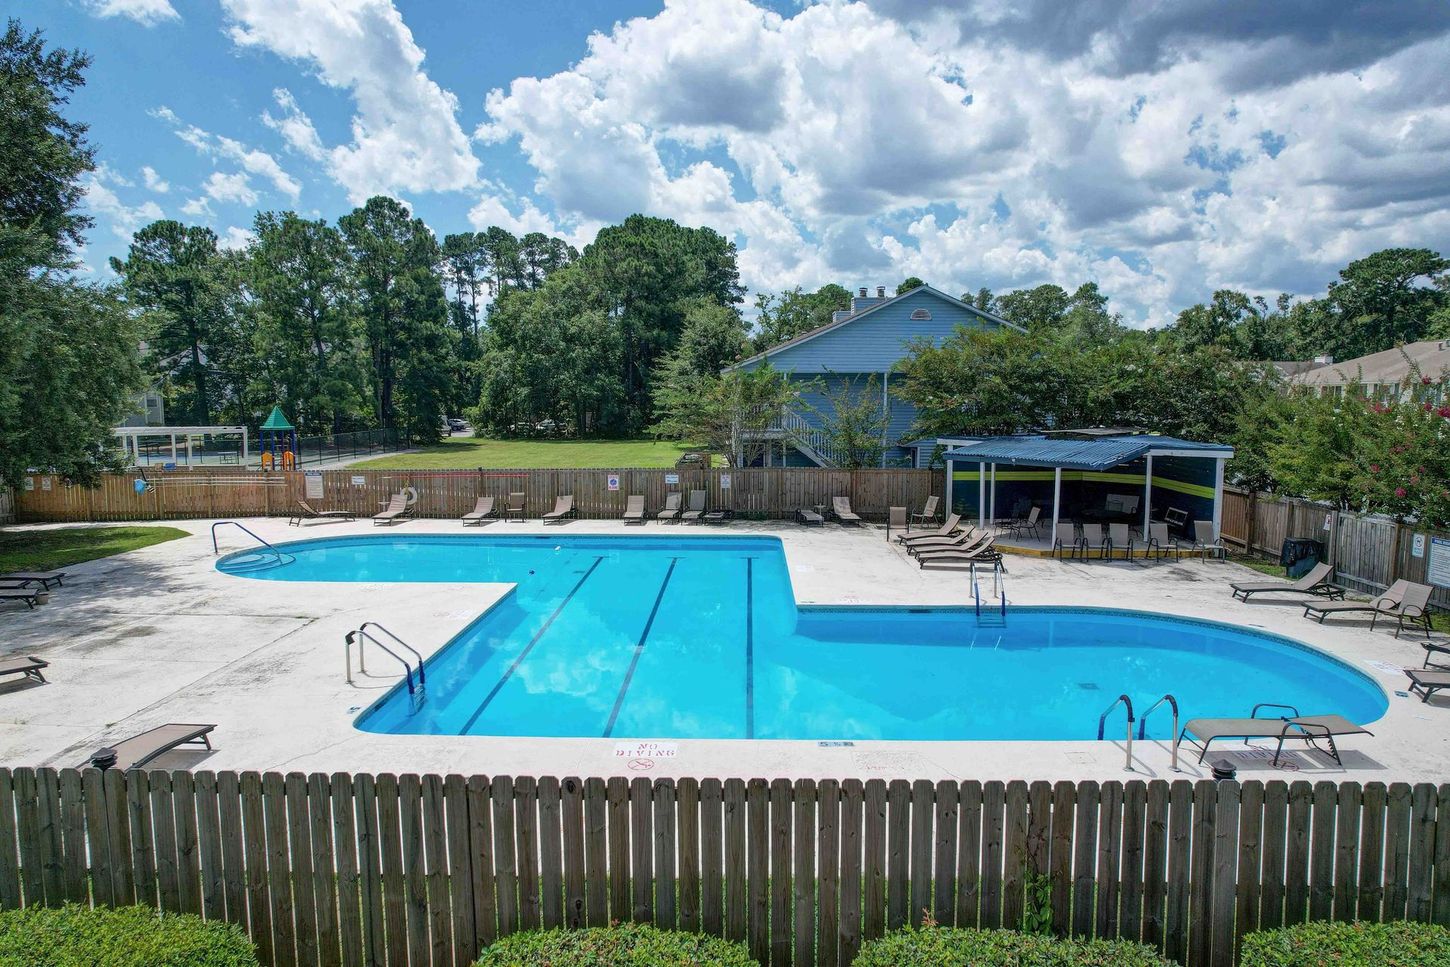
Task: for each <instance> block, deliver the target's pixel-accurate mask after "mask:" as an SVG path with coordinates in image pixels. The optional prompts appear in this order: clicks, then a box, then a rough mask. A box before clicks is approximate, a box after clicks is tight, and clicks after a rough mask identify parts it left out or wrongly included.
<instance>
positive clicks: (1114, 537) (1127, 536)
mask: <svg viewBox="0 0 1450 967" xmlns="http://www.w3.org/2000/svg"><path fill="white" fill-rule="evenodd" d="M1134 543H1136V542H1135V541H1134V540H1133V531H1132V528H1130V527H1129V526H1128V525H1127V524H1109V525H1108V556H1109V557H1112V556H1113V554H1114V553H1115V552H1116V551H1119V550H1121V551H1122V552H1123V560H1125V561H1126V560H1129V559H1130V558H1132V556H1133V545H1134Z"/></svg>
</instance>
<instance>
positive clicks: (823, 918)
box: [806, 779, 955, 967]
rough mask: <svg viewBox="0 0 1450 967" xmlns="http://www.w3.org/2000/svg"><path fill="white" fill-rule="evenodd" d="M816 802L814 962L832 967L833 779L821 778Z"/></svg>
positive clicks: (837, 870)
mask: <svg viewBox="0 0 1450 967" xmlns="http://www.w3.org/2000/svg"><path fill="white" fill-rule="evenodd" d="M953 792H955V790H953ZM953 798H955V797H953ZM816 802H817V805H816V856H817V858H818V866H817V871H816V873H817V875H816V877H815V879H816V883H817V890H818V895H817V900H816V902H817V903H818V904H819V905H820V912H819V913H818V915H817V917H816V961H815V962H816V963H817V964H818V965H820V967H833V965H834V964H835V963H836V958H837V954H838V951H839V950H840V929H839V924H840V923H841V910H840V898H841V825H840V824H841V784H840V783H839V782H837V781H836V780H835V779H822V780H821V782H820V785H818V786H817V787H816ZM953 860H955V857H953ZM806 875H807V876H810V873H809V872H807V874H806ZM943 922H947V921H943Z"/></svg>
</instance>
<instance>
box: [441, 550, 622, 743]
mask: <svg viewBox="0 0 1450 967" xmlns="http://www.w3.org/2000/svg"><path fill="white" fill-rule="evenodd" d="M603 560H604V557H603V556H602V555H601V556H599V557H596V558H595V559H594V563H593V564H591V565H589V570H587V571H585V572H584V576H583V577H581V578H580V579H579V580H578V582H577V583H576V584H575V585H574V587H572V588H570V589H569V593H568V594H566V595H564V600H563V601H560V602H559V606H558V607H557V608H555V609H554V613H553V614H551V615H549V617H548V620H546V621H545V622H544V624H543V627H541V628H540V629H539V630H538V631H536V632H534V636H533V637H532V638H530V639H529V643H528V644H527V645H524V650H523V651H521V652H519V654H518V657H517V658H515V659H514V660H513V664H511V665H509V667H508V668H507V669H506V670H505V671H504V673H503V677H502V678H500V679H499V680H498V684H497V685H495V686H494V687H493V688H492V689H490V690H489V693H488V694H487V695H485V696H484V697H483V702H482V704H480V705H479V706H478V709H477V710H476V711H474V713H473V714H472V715H470V716H469V717H468V721H467V722H465V723H463V728H461V729H459V730H458V734H459V735H467V734H468V730H469V729H471V728H473V723H474V722H477V721H478V717H479V716H480V715H482V714H483V712H484V709H486V708H488V704H489V703H490V702H492V701H493V699H494V696H495V695H497V694H498V693H499V692H500V691H502V690H503V687H504V685H506V684H508V680H509V679H510V678H512V677H513V674H514V672H516V671H518V668H519V666H520V665H522V664H523V663H524V659H525V658H527V657H529V652H531V651H533V650H534V646H535V645H537V644H538V643H539V639H540V638H542V637H544V632H546V631H548V630H549V626H550V625H552V624H553V623H554V619H555V618H557V617H559V612H561V611H563V610H564V608H565V607H566V606H567V605H568V604H569V601H570V600H571V599H572V598H573V597H574V595H575V594H577V593H578V591H579V589H580V588H582V587H583V586H584V582H585V581H587V580H589V575H591V574H593V573H594V569H595V568H597V567H598V566H599V564H600V562H602V561H603Z"/></svg>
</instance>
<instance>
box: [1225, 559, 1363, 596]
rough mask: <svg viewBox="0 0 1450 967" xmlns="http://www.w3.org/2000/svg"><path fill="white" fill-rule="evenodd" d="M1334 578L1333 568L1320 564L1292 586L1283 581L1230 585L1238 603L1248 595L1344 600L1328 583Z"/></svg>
mask: <svg viewBox="0 0 1450 967" xmlns="http://www.w3.org/2000/svg"><path fill="white" fill-rule="evenodd" d="M1332 577H1334V568H1332V567H1330V566H1329V565H1328V564H1324V563H1320V564H1316V565H1314V566H1313V567H1312V568H1310V569H1309V571H1308V573H1306V574H1305V575H1304V576H1303V577H1301V578H1300V579H1299V580H1297V581H1295V582H1294V583H1293V584H1285V583H1284V582H1283V581H1250V582H1246V583H1244V584H1230V585H1229V587H1231V588H1233V592H1234V597H1236V598H1238V599H1239V600H1240V601H1247V600H1248V599H1249V596H1250V595H1254V594H1275V593H1278V594H1312V595H1315V596H1316V597H1321V598H1330V599H1334V598H1339V599H1343V598H1344V589H1343V588H1339V587H1335V586H1334V585H1333V584H1330V583H1329V579H1330V578H1332Z"/></svg>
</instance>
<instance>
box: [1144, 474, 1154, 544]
mask: <svg viewBox="0 0 1450 967" xmlns="http://www.w3.org/2000/svg"><path fill="white" fill-rule="evenodd" d="M1152 513H1153V454H1151V453H1150V454H1148V468H1147V471H1146V472H1145V473H1144V474H1143V544H1144V546H1146V545H1147V543H1148V523H1149V521H1151V520H1152V517H1151V514H1152Z"/></svg>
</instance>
